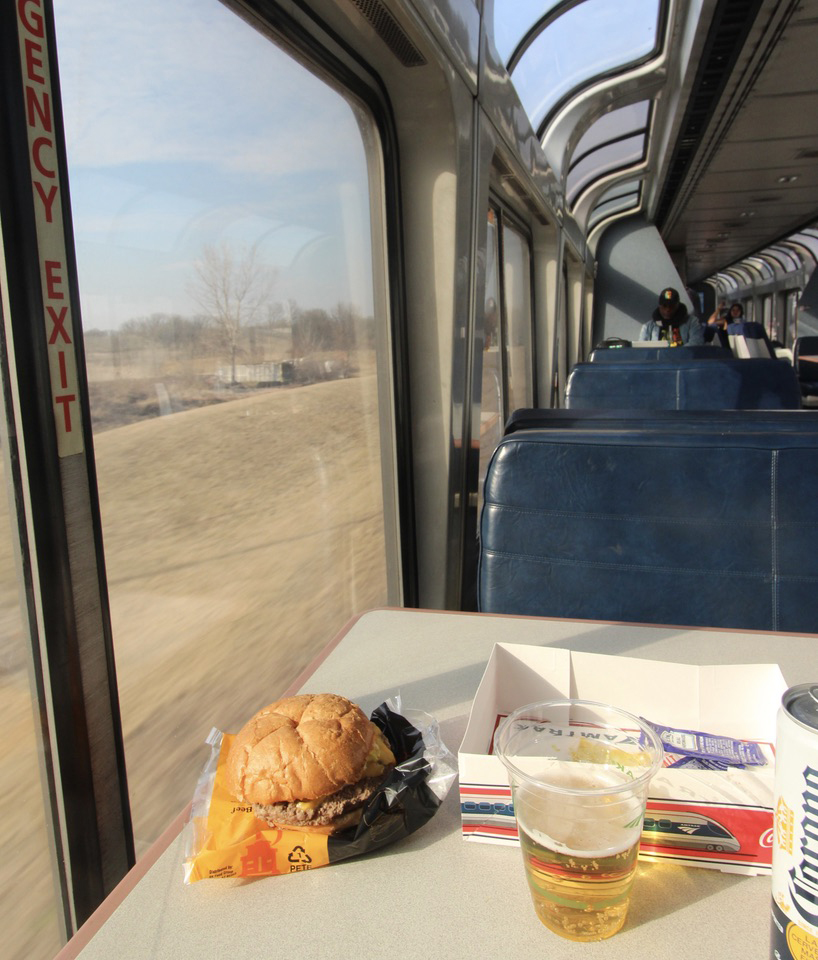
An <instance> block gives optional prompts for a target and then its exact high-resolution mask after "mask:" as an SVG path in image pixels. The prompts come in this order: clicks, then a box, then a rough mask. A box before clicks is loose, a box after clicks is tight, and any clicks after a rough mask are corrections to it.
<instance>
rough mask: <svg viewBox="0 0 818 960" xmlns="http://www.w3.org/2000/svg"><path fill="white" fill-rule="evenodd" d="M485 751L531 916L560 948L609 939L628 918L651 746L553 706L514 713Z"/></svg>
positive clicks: (642, 730) (642, 736)
mask: <svg viewBox="0 0 818 960" xmlns="http://www.w3.org/2000/svg"><path fill="white" fill-rule="evenodd" d="M494 749H495V753H496V754H497V755H498V756H499V757H500V759H501V760H502V761H503V763H504V765H505V767H506V769H507V770H508V775H509V782H510V784H511V791H512V797H513V801H514V813H515V816H516V818H517V829H518V832H519V836H520V846H521V848H522V853H523V863H524V865H525V872H526V877H527V879H528V886H529V889H530V891H531V898H532V900H533V901H534V909H535V910H536V912H537V916H538V917H539V918H540V920H541V921H542V922H543V923H544V924H545V926H546V927H548V929H549V930H553V931H554V932H555V933H558V934H559V935H560V936H562V937H565V938H567V939H568V940H578V941H589V940H604V939H606V938H607V937H611V936H613V935H614V934H615V933H616V932H617V931H618V930H620V929H621V928H622V925H623V924H624V923H625V917H626V915H627V912H628V904H629V902H630V895H631V887H632V886H633V879H634V876H635V874H636V858H637V855H638V853H639V839H640V837H641V834H642V821H643V819H644V815H645V804H646V802H647V796H648V784H649V783H650V780H651V778H652V777H653V775H654V773H656V771H657V770H658V768H659V765H660V764H661V761H662V744H661V742H660V740H659V738H658V737H657V736H656V734H655V733H654V732H653V730H651V729H650V727H648V726H647V725H646V724H644V723H643V722H642V721H641V720H639V719H638V718H637V717H635V716H632V715H631V714H629V713H626V712H625V711H623V710H619V709H617V708H616V707H611V706H607V705H606V704H604V703H594V702H592V701H589V700H555V701H549V702H543V703H532V704H529V705H528V706H525V707H521V708H520V709H519V710H515V711H514V713H512V714H511V715H510V716H508V717H507V718H506V719H505V720H504V721H503V723H502V724H501V725H500V727H499V729H498V730H497V733H496V735H495V738H494Z"/></svg>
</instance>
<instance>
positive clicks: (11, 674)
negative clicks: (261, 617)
mask: <svg viewBox="0 0 818 960" xmlns="http://www.w3.org/2000/svg"><path fill="white" fill-rule="evenodd" d="M1 259H2V258H0V260H1ZM4 285H5V281H4ZM0 393H2V391H0ZM2 447H3V453H4V461H5V462H2V463H0V482H2V483H3V486H4V487H5V490H4V492H3V494H2V496H0V622H2V627H3V629H2V637H3V641H2V643H3V646H2V651H1V652H0V723H2V729H3V764H2V768H0V770H1V771H2V772H0V847H2V850H3V863H2V868H0V878H2V883H0V889H2V896H1V897H0V928H2V930H3V931H4V932H3V947H4V953H5V955H6V956H7V957H10V958H12V960H24V958H25V960H28V958H32V957H50V956H53V955H54V954H55V953H56V952H57V951H58V950H59V948H60V946H61V944H62V938H63V935H64V934H63V924H62V903H61V902H59V899H58V894H57V890H58V884H57V882H56V879H55V877H54V873H53V871H54V869H56V867H55V859H54V855H53V850H52V840H51V823H50V818H51V809H50V804H48V805H47V801H46V799H45V792H44V791H40V790H38V788H37V784H38V783H39V782H40V781H41V775H40V771H41V768H42V766H43V765H42V763H41V756H42V738H41V736H40V731H39V730H38V728H37V724H36V720H37V718H38V716H39V711H38V709H37V706H36V702H35V699H34V694H33V689H32V688H33V683H32V681H31V679H30V670H29V669H28V664H29V661H30V659H31V654H30V651H27V650H26V645H27V644H28V643H29V642H30V641H29V638H28V630H27V629H26V630H24V629H23V618H22V617H21V613H20V602H19V593H18V580H17V560H16V558H15V548H14V547H13V545H14V543H15V541H18V540H19V534H18V533H17V531H16V529H15V524H16V513H15V511H14V510H13V509H10V506H9V500H10V496H9V493H7V491H9V488H10V480H9V473H10V466H9V462H8V458H7V456H6V454H7V451H8V449H9V445H8V437H7V435H5V433H4V435H3V438H2ZM16 549H19V548H16ZM21 784H25V785H26V786H25V787H24V788H21Z"/></svg>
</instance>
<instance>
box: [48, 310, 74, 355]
mask: <svg viewBox="0 0 818 960" xmlns="http://www.w3.org/2000/svg"><path fill="white" fill-rule="evenodd" d="M46 310H47V311H48V315H49V317H51V320H52V322H53V324H54V326H53V327H52V329H51V334H50V336H49V338H48V343H49V346H50V345H51V344H54V343H56V342H57V337H58V336H62V338H63V340H65V342H66V343H71V337H69V336H68V331H67V330H66V329H65V318H66V316H67V315H68V307H62V309H61V310H60V312H59V313H57V312H56V311H55V310H54V308H53V307H46Z"/></svg>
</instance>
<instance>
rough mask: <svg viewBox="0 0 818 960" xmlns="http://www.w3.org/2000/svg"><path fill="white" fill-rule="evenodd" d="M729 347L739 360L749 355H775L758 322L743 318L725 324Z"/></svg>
mask: <svg viewBox="0 0 818 960" xmlns="http://www.w3.org/2000/svg"><path fill="white" fill-rule="evenodd" d="M727 337H728V339H729V341H730V349H731V350H732V351H733V353H734V354H735V356H737V357H738V358H739V359H741V360H747V359H749V358H750V357H775V349H774V348H773V345H772V344H771V343H770V339H769V337H768V336H767V332H766V331H765V329H764V327H763V326H762V325H761V324H760V323H756V322H754V321H751V320H743V321H742V322H741V323H729V324H728V325H727Z"/></svg>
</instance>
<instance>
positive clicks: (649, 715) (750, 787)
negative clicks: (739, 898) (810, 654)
mask: <svg viewBox="0 0 818 960" xmlns="http://www.w3.org/2000/svg"><path fill="white" fill-rule="evenodd" d="M786 686H787V685H786V683H785V681H784V677H783V676H782V674H781V670H780V669H779V668H778V666H776V665H774V664H753V665H736V666H704V667H702V666H690V665H687V664H678V663H662V662H658V661H653V660H638V659H633V658H626V657H618V656H616V657H615V656H603V655H601V654H593V653H576V652H572V651H570V650H562V649H558V648H554V647H535V646H523V645H519V644H509V643H498V644H495V646H494V649H493V651H492V654H491V657H490V658H489V662H488V664H487V666H486V670H485V672H484V674H483V678H482V680H481V682H480V686H479V687H478V689H477V694H476V695H475V698H474V703H473V705H472V710H471V714H470V716H469V722H468V726H467V728H466V733H465V736H464V737H463V742H462V744H461V745H460V752H459V765H460V805H461V806H460V809H461V819H462V829H463V836H464V838H465V839H467V840H475V841H483V842H489V843H511V844H516V843H517V842H518V840H517V825H516V821H515V820H514V811H513V808H512V804H511V790H510V788H509V786H508V779H507V777H506V771H505V768H504V767H503V765H502V763H501V762H500V760H499V759H497V757H495V756H493V755H492V747H493V737H494V732H495V730H496V729H497V726H498V724H499V723H500V721H501V720H502V719H503V718H504V717H506V716H507V715H508V714H509V713H511V712H512V711H513V710H516V709H517V708H518V707H521V706H524V705H525V704H527V703H533V702H535V701H537V700H549V699H555V700H556V699H561V698H567V697H570V698H579V699H583V700H596V701H600V702H602V703H610V704H613V705H614V706H617V707H620V708H622V709H624V710H627V711H628V712H629V713H633V714H635V715H637V716H640V717H644V718H646V719H647V720H650V721H652V722H654V723H659V724H662V725H664V726H670V727H676V728H682V729H687V730H698V731H702V732H707V733H713V734H720V735H723V736H727V737H733V738H735V739H741V740H756V741H760V742H761V743H763V744H768V745H770V746H769V747H766V748H765V750H766V753H767V755H768V758H769V760H770V762H769V764H768V765H767V766H765V767H758V768H756V769H751V768H747V769H743V770H728V771H721V770H688V769H667V768H662V769H660V770H659V772H658V773H657V774H656V776H655V777H654V779H653V781H652V782H651V788H650V798H649V800H648V809H647V812H646V815H645V830H644V832H643V834H642V845H641V850H640V856H642V857H645V858H647V859H651V860H653V859H662V860H669V861H672V862H676V863H683V864H686V865H688V866H698V867H707V868H710V869H717V870H722V871H725V872H728V873H748V874H756V873H769V872H770V865H771V861H772V841H773V821H772V814H773V779H774V762H773V761H774V750H773V748H772V744H774V742H775V724H776V714H777V711H778V707H779V705H780V703H781V696H782V694H783V693H784V691H785V689H786Z"/></svg>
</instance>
